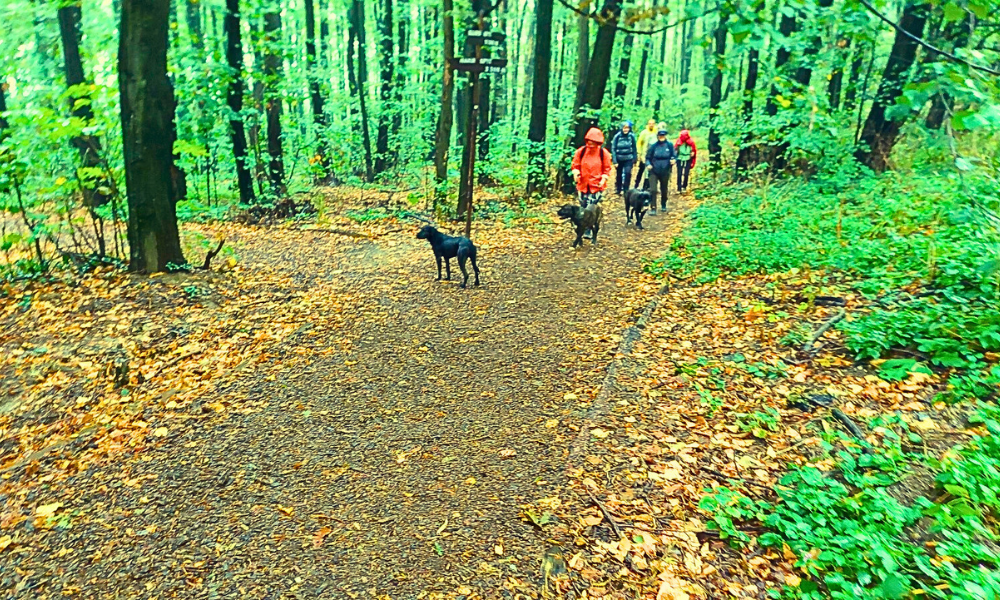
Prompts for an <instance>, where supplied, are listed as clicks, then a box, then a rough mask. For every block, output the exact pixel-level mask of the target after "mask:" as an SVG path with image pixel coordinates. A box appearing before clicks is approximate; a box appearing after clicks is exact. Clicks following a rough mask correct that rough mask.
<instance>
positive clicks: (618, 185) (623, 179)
mask: <svg viewBox="0 0 1000 600" xmlns="http://www.w3.org/2000/svg"><path fill="white" fill-rule="evenodd" d="M634 164H635V161H634V160H620V161H618V172H617V173H616V174H615V191H616V192H618V193H619V194H624V193H625V190H627V189H628V184H629V182H630V181H632V165H634Z"/></svg>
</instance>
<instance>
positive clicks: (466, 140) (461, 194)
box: [457, 0, 489, 215]
mask: <svg viewBox="0 0 1000 600" xmlns="http://www.w3.org/2000/svg"><path fill="white" fill-rule="evenodd" d="M488 8H489V4H488V0H472V14H473V15H474V16H473V18H472V19H471V20H470V22H469V27H470V28H472V27H476V28H478V27H479V15H481V14H484V13H485V12H486V10H487V9H488ZM485 25H487V24H485V23H484V26H485ZM465 44H466V45H465V52H464V54H465V55H466V56H468V55H470V54H472V45H471V44H470V43H469V40H468V39H466V41H465ZM477 77H478V76H477V74H475V73H471V74H470V75H469V84H468V85H467V86H465V87H466V88H467V89H466V92H465V97H464V103H463V106H462V107H461V110H460V111H459V114H460V115H461V117H462V123H461V125H459V128H460V129H462V130H463V131H464V134H463V135H462V142H463V144H462V165H461V168H460V169H459V182H458V206H457V212H458V214H459V215H463V214H465V212H466V209H467V208H468V202H469V201H470V200H471V199H472V187H471V186H472V185H473V184H474V183H475V182H474V181H473V178H472V174H473V173H474V168H473V164H474V163H475V160H476V156H477V155H478V151H479V150H481V149H480V148H479V144H478V139H477V138H478V135H472V136H470V134H472V133H475V132H474V131H473V129H474V128H478V126H479V123H480V121H476V123H475V124H473V120H474V119H473V117H474V116H476V114H477V113H480V114H479V118H480V119H481V118H482V115H481V113H482V111H480V110H479V108H480V105H481V104H482V103H483V100H484V98H483V94H482V87H480V94H479V95H478V97H476V94H475V93H474V91H475V88H476V85H475V81H476V78H477ZM481 133H483V132H482V131H480V132H479V134H481Z"/></svg>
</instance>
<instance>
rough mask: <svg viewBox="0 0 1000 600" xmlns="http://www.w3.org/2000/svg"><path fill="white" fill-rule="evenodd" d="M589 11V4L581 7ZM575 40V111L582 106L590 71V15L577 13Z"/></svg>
mask: <svg viewBox="0 0 1000 600" xmlns="http://www.w3.org/2000/svg"><path fill="white" fill-rule="evenodd" d="M583 11H584V12H588V13H589V12H590V5H589V4H588V5H587V7H586V8H584V9H583ZM576 25H577V34H578V36H577V40H576V101H575V103H574V105H573V108H574V109H575V110H574V118H575V117H576V115H575V112H576V111H577V110H579V109H580V107H581V106H583V92H584V90H585V89H586V87H587V74H588V72H589V71H590V17H589V16H588V15H579V16H578V17H577V19H576Z"/></svg>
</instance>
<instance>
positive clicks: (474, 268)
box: [469, 254, 479, 287]
mask: <svg viewBox="0 0 1000 600" xmlns="http://www.w3.org/2000/svg"><path fill="white" fill-rule="evenodd" d="M469 258H470V259H471V260H472V270H473V271H475V272H476V286H477V287H478V286H479V266H478V265H476V255H475V254H472V255H471V256H469Z"/></svg>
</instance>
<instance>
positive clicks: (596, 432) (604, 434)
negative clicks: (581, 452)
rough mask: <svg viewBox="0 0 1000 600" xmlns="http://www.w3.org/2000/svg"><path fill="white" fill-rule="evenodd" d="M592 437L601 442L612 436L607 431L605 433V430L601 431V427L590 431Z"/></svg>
mask: <svg viewBox="0 0 1000 600" xmlns="http://www.w3.org/2000/svg"><path fill="white" fill-rule="evenodd" d="M590 435H592V436H594V437H595V438H597V439H599V440H603V439H604V438H606V437H608V435H610V434H609V433H608V432H607V431H605V430H603V429H601V428H600V427H598V428H596V429H591V430H590Z"/></svg>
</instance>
